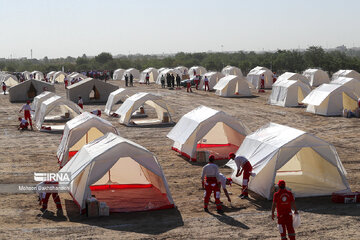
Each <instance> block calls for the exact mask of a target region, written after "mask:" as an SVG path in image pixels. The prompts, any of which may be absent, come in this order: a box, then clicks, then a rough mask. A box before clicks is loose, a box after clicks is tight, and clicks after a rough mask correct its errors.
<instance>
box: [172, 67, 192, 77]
mask: <svg viewBox="0 0 360 240" xmlns="http://www.w3.org/2000/svg"><path fill="white" fill-rule="evenodd" d="M174 70H175V71H179V72H180V73H181V75H184V74H188V73H189V69H188V68H187V67H184V66H178V67H176V68H174Z"/></svg>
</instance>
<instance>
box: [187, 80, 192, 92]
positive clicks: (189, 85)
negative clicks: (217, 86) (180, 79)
mask: <svg viewBox="0 0 360 240" xmlns="http://www.w3.org/2000/svg"><path fill="white" fill-rule="evenodd" d="M186 92H191V93H192V90H191V80H190V79H188V80H186Z"/></svg>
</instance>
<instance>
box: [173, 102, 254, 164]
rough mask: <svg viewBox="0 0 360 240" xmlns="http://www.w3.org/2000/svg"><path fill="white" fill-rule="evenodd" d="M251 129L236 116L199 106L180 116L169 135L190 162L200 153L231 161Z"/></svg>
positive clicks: (176, 149) (174, 146)
mask: <svg viewBox="0 0 360 240" xmlns="http://www.w3.org/2000/svg"><path fill="white" fill-rule="evenodd" d="M249 133H250V130H249V129H248V128H247V127H246V126H245V125H244V124H243V123H241V122H240V121H238V120H237V119H235V118H234V117H232V116H230V115H228V114H226V113H224V112H222V111H217V110H215V109H212V108H208V107H205V106H200V107H198V108H195V109H194V110H192V111H191V112H188V113H187V114H185V115H184V116H182V117H181V119H180V120H179V122H178V123H177V124H176V125H175V127H173V129H172V130H171V131H170V132H169V133H168V135H167V137H168V138H170V139H171V140H173V141H174V144H173V147H172V149H173V150H175V151H177V152H179V153H180V154H182V155H183V156H185V157H186V158H189V159H190V160H191V161H196V160H197V156H198V153H199V152H205V153H206V155H207V157H208V156H209V155H210V154H213V155H214V156H215V159H217V160H218V159H228V156H229V153H230V152H235V151H236V150H237V149H238V148H239V146H240V145H241V143H242V142H243V140H244V138H245V137H246V135H248V134H249Z"/></svg>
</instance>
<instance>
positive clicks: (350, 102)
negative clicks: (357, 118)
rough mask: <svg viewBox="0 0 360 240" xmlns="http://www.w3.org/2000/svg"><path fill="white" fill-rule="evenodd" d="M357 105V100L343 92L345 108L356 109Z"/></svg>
mask: <svg viewBox="0 0 360 240" xmlns="http://www.w3.org/2000/svg"><path fill="white" fill-rule="evenodd" d="M357 107H358V105H357V102H356V101H355V100H354V99H352V98H351V97H349V95H347V94H346V93H345V92H343V109H347V110H351V111H355V110H356V108H357Z"/></svg>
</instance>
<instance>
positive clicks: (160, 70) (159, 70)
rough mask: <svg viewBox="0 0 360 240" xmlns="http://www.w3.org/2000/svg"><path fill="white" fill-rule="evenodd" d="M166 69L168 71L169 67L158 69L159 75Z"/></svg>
mask: <svg viewBox="0 0 360 240" xmlns="http://www.w3.org/2000/svg"><path fill="white" fill-rule="evenodd" d="M165 69H168V68H167V67H162V68H159V69H158V73H159V74H160V73H161V72H162V71H164V70H165Z"/></svg>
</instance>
